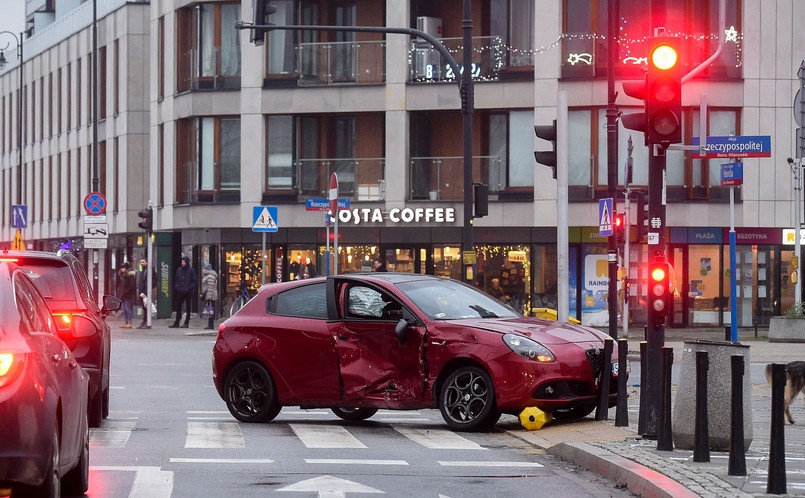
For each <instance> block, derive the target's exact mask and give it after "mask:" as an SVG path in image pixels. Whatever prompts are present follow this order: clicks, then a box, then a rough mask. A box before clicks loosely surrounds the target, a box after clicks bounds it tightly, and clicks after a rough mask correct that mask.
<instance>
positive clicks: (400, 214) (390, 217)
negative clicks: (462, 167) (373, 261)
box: [330, 207, 456, 225]
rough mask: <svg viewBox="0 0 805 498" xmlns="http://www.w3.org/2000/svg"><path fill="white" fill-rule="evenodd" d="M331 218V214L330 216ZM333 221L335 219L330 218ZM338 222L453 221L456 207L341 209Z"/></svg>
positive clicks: (358, 223) (354, 223) (454, 220)
mask: <svg viewBox="0 0 805 498" xmlns="http://www.w3.org/2000/svg"><path fill="white" fill-rule="evenodd" d="M330 218H331V219H332V216H331V217H330ZM332 221H335V220H332ZM338 221H339V222H340V223H352V224H353V225H360V224H361V223H383V222H385V221H390V222H391V223H455V222H456V209H455V208H452V207H417V208H394V209H389V210H388V211H387V212H384V211H383V210H382V209H380V208H356V209H341V210H339V211H338Z"/></svg>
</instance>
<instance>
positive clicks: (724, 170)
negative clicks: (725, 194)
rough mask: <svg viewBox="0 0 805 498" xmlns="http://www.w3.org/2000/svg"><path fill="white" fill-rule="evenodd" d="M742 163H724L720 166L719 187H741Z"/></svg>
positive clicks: (742, 179)
mask: <svg viewBox="0 0 805 498" xmlns="http://www.w3.org/2000/svg"><path fill="white" fill-rule="evenodd" d="M743 183H744V163H742V162H735V163H724V164H722V165H721V186H722V187H728V186H731V185H743Z"/></svg>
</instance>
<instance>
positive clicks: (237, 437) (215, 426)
mask: <svg viewBox="0 0 805 498" xmlns="http://www.w3.org/2000/svg"><path fill="white" fill-rule="evenodd" d="M184 447H185V448H245V447H246V444H245V443H244V442H243V433H241V432H240V426H238V424H237V422H188V423H187V439H186V440H185V443H184Z"/></svg>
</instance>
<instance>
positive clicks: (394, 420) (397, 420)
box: [372, 416, 430, 424]
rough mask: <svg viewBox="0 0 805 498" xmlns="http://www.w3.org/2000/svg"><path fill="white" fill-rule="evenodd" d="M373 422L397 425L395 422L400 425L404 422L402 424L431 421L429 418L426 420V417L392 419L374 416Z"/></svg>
mask: <svg viewBox="0 0 805 498" xmlns="http://www.w3.org/2000/svg"><path fill="white" fill-rule="evenodd" d="M372 420H374V421H375V422H386V423H389V424H391V423H395V422H397V423H399V422H402V423H405V422H428V421H429V420H430V419H429V418H424V417H423V418H392V417H378V416H374V417H372Z"/></svg>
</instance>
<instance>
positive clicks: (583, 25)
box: [0, 0, 805, 326]
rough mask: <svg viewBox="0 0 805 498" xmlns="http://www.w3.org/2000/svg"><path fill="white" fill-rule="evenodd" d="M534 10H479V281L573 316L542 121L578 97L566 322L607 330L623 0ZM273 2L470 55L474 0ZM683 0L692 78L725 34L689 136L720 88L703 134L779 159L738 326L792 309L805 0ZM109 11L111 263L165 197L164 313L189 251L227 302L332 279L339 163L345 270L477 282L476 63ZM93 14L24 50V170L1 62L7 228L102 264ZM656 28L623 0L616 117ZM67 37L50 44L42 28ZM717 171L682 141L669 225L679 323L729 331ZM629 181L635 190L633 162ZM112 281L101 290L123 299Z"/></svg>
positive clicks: (639, 162)
mask: <svg viewBox="0 0 805 498" xmlns="http://www.w3.org/2000/svg"><path fill="white" fill-rule="evenodd" d="M538 3H539V5H538V6H537V5H536V4H537V3H536V2H524V1H519V0H475V1H473V2H472V19H473V42H472V47H471V50H472V58H473V65H472V67H471V68H470V70H471V71H472V75H473V80H474V90H475V100H474V106H475V112H474V113H473V128H472V138H473V160H472V163H473V180H474V181H476V182H480V183H485V184H487V185H488V186H489V190H490V202H489V215H488V216H485V217H482V218H477V219H475V220H473V238H474V242H475V249H476V254H477V263H478V264H477V272H476V274H475V275H473V280H474V281H475V283H476V285H478V286H479V287H481V288H485V289H486V288H489V286H490V285H491V280H492V279H493V278H497V279H499V280H500V281H501V284H502V287H503V289H504V292H505V293H506V294H507V295H508V296H509V302H510V303H511V304H512V305H513V306H514V307H516V308H518V309H520V310H522V311H523V312H526V313H529V312H531V310H532V309H533V308H538V307H555V306H556V303H557V299H556V297H557V296H556V293H557V281H556V264H557V254H556V231H557V227H556V219H557V204H556V199H557V191H556V182H555V180H554V179H553V177H552V172H551V170H550V169H549V168H547V167H544V166H541V165H538V164H535V162H534V154H533V152H534V150H535V149H540V148H543V149H544V148H547V147H549V145H547V144H546V143H544V142H541V141H538V140H537V139H536V137H535V135H534V132H533V125H534V124H547V123H549V122H550V121H551V120H553V119H555V118H556V101H557V91H558V90H564V91H566V92H567V93H568V100H569V106H570V112H569V137H570V143H569V160H570V164H569V170H568V179H569V198H570V205H569V221H570V227H568V228H569V230H570V241H571V244H570V254H569V255H568V256H569V261H570V279H571V282H570V288H571V296H570V306H571V310H570V314H571V316H576V317H578V318H580V319H582V320H583V321H584V322H585V323H588V324H593V325H604V324H606V320H607V315H608V314H607V311H606V302H607V300H606V292H607V288H608V286H607V271H606V252H607V250H606V240H605V239H603V238H600V237H598V236H597V231H598V229H597V226H598V220H597V217H598V199H600V198H602V197H606V194H607V171H606V158H607V155H606V143H605V141H604V137H605V136H606V133H605V132H606V130H605V126H604V125H605V108H606V105H607V95H606V72H607V70H608V68H607V63H606V59H607V56H606V54H607V43H606V36H605V35H606V18H607V2H606V1H605V0H549V1H545V2H542V1H541V2H538ZM56 4H57V5H58V2H56ZM271 4H272V5H274V6H276V7H277V13H276V14H274V15H273V16H272V19H271V22H273V23H274V24H297V25H311V26H312V25H340V26H350V25H363V26H386V27H407V28H416V29H420V30H422V31H425V32H427V33H429V34H432V35H433V36H435V37H437V38H439V39H441V41H442V43H443V44H444V45H445V47H446V48H447V49H448V51H450V52H451V54H452V55H453V57H454V58H455V59H456V60H457V61H459V62H460V61H462V57H463V51H464V48H465V47H463V43H462V38H461V37H462V18H463V15H462V5H463V2H461V1H459V0H443V1H442V0H440V1H426V0H401V1H399V0H394V1H392V0H385V1H384V0H353V1H348V2H343V1H338V2H335V1H327V0H320V1H297V0H278V1H273V2H271ZM666 4H667V7H666V8H667V12H665V16H664V17H665V22H664V23H663V24H664V25H665V28H666V32H667V33H668V34H670V35H671V36H676V37H679V38H682V39H683V43H684V48H685V50H684V54H683V61H682V62H683V64H684V65H685V66H686V67H688V68H691V69H692V68H693V67H695V66H696V65H697V64H698V63H699V62H701V61H703V60H704V59H706V58H707V57H708V56H710V54H712V53H713V52H714V51H715V50H716V49H717V47H718V41H719V38H721V40H722V41H723V46H722V49H721V52H720V55H719V56H718V57H717V58H716V60H715V61H714V62H713V63H712V64H710V65H709V66H708V67H707V68H706V69H705V70H704V71H703V72H702V73H701V74H700V75H698V76H697V77H696V78H694V79H692V80H691V81H689V82H688V83H686V84H685V86H684V92H683V106H684V109H685V110H684V119H683V136H684V141H685V143H690V141H691V139H692V137H694V136H698V133H699V129H698V128H699V124H698V123H699V118H698V113H699V110H698V106H699V101H700V94H702V93H705V94H707V96H708V105H709V107H708V113H707V122H708V134H709V135H711V136H714V135H731V134H734V135H770V136H771V137H772V157H771V158H768V159H766V158H760V159H747V160H746V161H745V162H744V178H745V179H744V185H743V186H741V187H739V188H738V189H737V198H738V203H737V204H736V224H737V226H738V234H739V236H738V243H739V249H740V250H739V256H740V258H741V259H740V261H738V267H739V269H740V276H739V282H740V285H739V293H740V294H739V319H740V323H739V325H740V326H752V325H754V324H758V325H761V326H762V325H764V324H766V323H768V318H769V317H770V316H772V315H774V314H778V313H780V311H781V310H782V311H784V310H785V309H786V307H788V306H790V305H791V304H793V295H794V293H793V285H792V274H793V272H794V268H793V267H792V265H791V256H792V255H793V251H792V246H791V245H788V244H787V243H788V242H790V234H789V233H788V232H786V233H785V234H784V230H786V229H790V228H792V227H793V219H794V209H801V206H794V205H793V202H792V199H793V197H794V191H793V187H792V176H791V171H790V169H789V166H788V163H787V162H786V158H787V157H789V156H793V155H794V129H795V123H794V120H793V116H792V113H791V104H792V102H793V96H794V93H795V91H796V89H797V88H798V84H799V83H798V80H797V77H796V72H797V69H798V67H799V61H801V60H802V59H803V57H805V49H802V48H801V47H803V46H805V44H803V43H802V42H803V41H805V40H803V38H804V37H805V34H802V33H801V32H799V31H798V30H796V29H795V26H794V21H793V20H794V19H799V18H802V17H803V14H805V11H803V10H804V9H805V6H800V5H799V4H798V3H797V2H794V1H793V0H789V1H782V2H775V4H774V6H773V8H772V7H770V6H764V9H763V11H761V6H760V2H759V0H744V1H739V0H727V1H726V2H725V5H726V10H725V13H724V17H725V21H726V24H725V26H724V29H723V33H722V28H721V27H720V26H719V12H718V6H719V1H718V0H690V1H686V2H677V3H673V5H671V2H666ZM99 5H102V6H104V7H101V8H100V12H101V14H100V21H99V52H98V55H99V60H100V62H99V87H100V88H101V90H100V91H99V93H101V94H102V97H101V103H100V104H99V114H100V115H101V116H102V118H101V119H100V120H99V123H98V134H99V139H98V140H99V144H103V145H101V146H99V149H100V150H101V151H102V153H101V154H100V157H101V158H102V159H99V161H98V163H99V164H98V166H99V169H100V171H101V172H100V173H99V176H100V179H101V180H102V181H101V191H102V192H103V193H104V194H106V197H107V200H108V204H109V209H108V210H107V218H108V223H109V229H110V232H111V235H110V239H109V242H108V249H106V250H105V251H102V254H103V256H102V260H103V264H102V265H101V266H102V267H105V268H108V267H114V266H116V265H117V264H119V262H120V261H122V260H129V259H132V258H138V257H139V255H140V254H142V251H143V247H144V239H143V235H142V232H141V231H140V230H139V229H138V228H137V225H136V221H137V212H138V211H139V210H141V209H143V208H144V207H146V206H147V205H148V204H149V203H150V205H151V206H152V207H153V209H154V228H155V232H156V234H155V242H156V248H157V249H156V255H155V259H156V262H157V263H158V267H159V268H158V269H159V274H160V303H162V304H164V305H165V306H160V310H161V311H160V314H162V313H163V311H162V309H165V310H167V309H168V308H167V305H168V304H169V303H170V287H171V283H170V280H171V276H172V273H173V270H174V269H175V267H176V263H177V262H178V260H179V257H180V255H182V254H186V255H189V256H191V258H192V261H193V262H194V266H196V267H201V266H202V265H203V264H205V263H210V264H212V265H213V267H214V268H215V269H216V270H218V271H219V273H221V275H222V278H221V295H222V296H225V297H224V299H223V301H222V303H221V304H222V305H225V304H226V302H227V301H228V300H232V299H233V297H234V296H235V294H236V293H237V292H238V290H239V289H240V288H241V287H246V288H248V289H249V290H251V291H252V292H254V291H255V290H256V289H257V288H258V287H259V286H260V285H261V284H262V283H263V282H273V281H277V280H287V279H293V278H302V277H304V276H305V275H308V276H310V275H314V274H325V273H326V272H327V269H328V267H329V266H330V265H332V264H333V262H332V260H331V259H328V257H327V251H328V237H330V238H331V239H332V235H333V230H332V229H328V228H327V227H326V226H325V213H324V212H323V211H321V210H318V209H319V208H318V207H317V206H318V204H317V203H316V202H314V201H315V200H317V199H319V200H320V199H326V198H327V196H328V195H327V193H328V188H329V177H330V174H331V173H333V172H335V173H337V174H338V178H339V196H340V197H341V198H343V199H345V200H348V202H349V208H348V209H345V210H343V211H342V212H341V213H340V218H339V234H338V235H339V240H338V246H339V251H338V255H337V257H338V267H339V271H340V272H352V271H368V270H369V269H370V268H371V264H372V261H374V260H376V259H382V260H384V261H385V262H386V266H387V268H388V269H389V271H410V272H418V273H432V274H437V275H443V276H452V277H457V278H458V277H460V275H461V271H460V266H461V261H462V258H463V255H462V251H461V247H462V227H463V224H464V213H463V196H464V192H463V178H462V175H463V170H462V168H463V163H462V151H463V149H462V147H463V142H462V136H463V135H462V133H463V132H462V131H461V130H462V126H463V125H462V123H463V114H462V109H461V99H460V95H459V91H458V86H457V84H456V80H457V78H458V77H460V75H457V74H455V71H454V70H453V69H451V68H450V67H449V65H448V64H447V63H446V61H445V60H444V58H443V57H442V56H441V55H440V54H439V53H438V52H437V51H435V50H434V49H433V48H432V47H430V46H429V45H428V44H427V43H425V42H423V41H421V40H417V39H411V38H410V37H408V36H406V35H399V34H385V35H384V34H381V33H366V32H360V33H351V32H323V31H317V30H314V29H311V30H302V31H285V30H282V31H272V32H269V33H268V34H266V42H265V44H264V45H263V46H255V45H253V44H252V43H250V42H249V36H250V35H249V31H248V30H242V31H239V30H236V29H234V24H235V21H236V20H240V19H243V20H247V21H249V20H251V16H252V13H251V2H250V1H246V0H243V1H242V2H237V1H236V2H226V1H210V2H195V1H186V0H164V1H152V2H150V3H148V2H131V1H130V2H124V1H122V0H106V3H104V1H99ZM88 7H89V6H88V4H86V3H84V4H78V5H76V6H74V8H73V10H72V11H71V12H70V14H69V15H67V14H65V15H63V16H59V15H58V14H59V13H58V12H57V13H55V15H54V16H51V17H52V18H48V20H49V21H50V22H51V24H50V25H49V26H47V27H46V28H43V29H39V28H35V29H34V33H33V35H32V36H31V37H29V38H27V39H26V40H25V47H26V57H25V59H24V65H23V69H22V70H23V80H24V88H25V90H24V91H23V102H22V104H23V105H22V107H23V109H24V113H23V116H24V120H23V121H24V126H23V135H22V139H23V143H24V149H23V152H24V154H23V155H24V160H23V163H24V165H23V167H22V168H19V166H18V165H19V160H18V159H17V158H18V148H17V145H16V144H17V142H16V128H17V126H16V120H15V117H16V116H17V102H18V101H17V99H18V95H19V94H18V87H19V83H18V82H19V74H18V73H17V71H19V67H18V66H16V67H15V66H12V65H9V67H8V68H6V71H5V72H2V73H0V97H2V130H3V131H2V133H1V134H0V135H2V137H3V138H2V143H0V154H2V155H0V164H2V196H3V202H2V207H1V208H0V213H2V218H1V219H0V240H5V241H10V240H11V239H13V237H14V235H15V230H14V229H13V227H12V224H11V222H10V209H11V204H26V205H28V210H29V213H30V214H29V225H28V227H27V228H26V229H25V230H24V231H23V233H24V237H25V239H26V241H27V242H28V243H29V244H31V245H32V247H36V248H44V249H51V248H53V247H60V246H62V245H64V244H65V243H66V242H69V243H70V244H72V247H74V248H75V249H76V250H77V252H79V253H81V254H85V256H84V257H85V260H87V258H89V257H90V256H89V255H88V251H86V250H85V249H83V248H82V247H83V246H82V235H83V230H84V227H83V223H82V222H83V215H84V212H83V208H82V205H81V202H82V201H83V198H84V196H85V195H86V194H87V193H89V192H90V190H89V189H90V188H91V183H90V178H91V176H92V173H91V171H92V168H91V149H92V141H91V138H92V134H91V131H92V130H91V126H90V125H91V119H90V115H91V114H90V109H89V107H88V106H89V105H90V102H91V99H90V98H89V91H88V88H90V85H89V84H88V82H89V81H90V73H89V72H88V71H89V68H90V66H91V62H90V61H91V57H90V54H91V47H92V45H91V23H90V24H87V23H86V22H83V23H80V22H76V21H75V20H74V19H73V16H77V17H81V16H83V17H81V19H84V20H85V19H86V15H87V12H90V13H91V9H90V10H88ZM537 7H538V8H537ZM46 8H47V6H45V7H43V9H46ZM656 18H657V14H656V12H655V13H651V12H650V10H649V8H648V2H643V1H638V0H620V38H619V43H618V47H619V48H618V49H619V56H618V60H619V64H618V67H617V68H615V69H614V70H615V77H616V80H617V81H616V88H617V89H618V90H619V93H618V97H617V101H616V103H617V105H618V106H619V109H620V110H621V111H623V112H629V111H630V110H632V109H634V110H637V109H638V107H639V105H641V104H640V103H639V102H638V101H635V100H633V99H631V98H629V97H627V96H625V94H624V93H623V92H622V91H620V90H621V81H624V80H633V79H639V78H641V75H642V72H641V71H642V69H641V63H644V62H645V60H644V58H645V53H644V52H645V39H646V37H648V36H651V34H652V32H653V28H654V27H656V26H654V25H653V23H652V22H651V19H656ZM90 20H91V18H90ZM34 23H35V25H36V19H34ZM71 30H72V31H71ZM56 31H58V33H59V35H58V36H57V35H55V34H52V33H51V32H53V33H55V32H56ZM29 46H38V47H40V48H39V49H36V50H34V51H29V50H28V47H29ZM641 58H642V60H641ZM59 74H61V76H59ZM62 95H63V96H64V97H63V98H62ZM51 114H53V115H55V116H56V117H55V118H54V117H51ZM40 116H42V117H40ZM51 123H53V124H51ZM58 123H63V125H62V126H61V127H60V126H59V124H58ZM630 136H631V137H632V140H633V141H634V143H635V149H634V171H633V179H632V185H631V187H632V189H633V190H634V191H636V192H637V193H636V194H635V193H633V194H632V202H637V199H638V197H639V196H640V193H645V192H646V191H647V186H646V184H647V178H648V165H647V157H648V153H647V149H646V148H645V146H643V145H642V144H643V137H642V136H641V134H639V133H635V132H631V131H629V130H625V129H624V128H623V127H622V126H621V127H620V129H619V162H620V163H621V164H622V163H624V162H625V160H626V148H627V140H628V138H629V137H630ZM51 164H53V166H51ZM618 169H619V171H621V170H622V167H621V166H619V168H618ZM719 170H720V161H716V160H712V159H710V160H701V159H695V158H694V157H693V156H692V154H691V153H690V152H682V151H670V152H669V154H668V168H667V171H668V172H667V178H666V186H667V188H666V198H667V212H668V215H667V221H668V225H669V227H668V228H667V235H668V241H669V255H670V257H671V258H672V261H673V263H674V266H675V268H676V270H677V272H676V279H677V282H676V283H677V294H676V297H675V304H674V314H673V317H672V320H671V324H672V325H676V326H694V325H697V326H721V325H724V324H725V323H729V316H730V315H729V299H728V297H729V287H728V284H729V275H728V273H726V271H727V270H728V268H729V260H728V258H729V251H728V248H726V247H725V241H726V240H728V239H727V237H726V236H725V235H724V228H725V227H728V225H729V202H728V199H729V192H728V190H727V188H726V187H721V186H720V181H719ZM20 171H21V173H20ZM51 171H52V172H51ZM619 176H620V181H621V183H623V180H624V175H623V172H621V173H619ZM51 179H55V180H57V181H53V180H51ZM17 185H21V186H22V188H21V190H22V195H21V196H20V198H19V199H18V198H17V197H16V196H15V193H16V191H15V189H16V188H17V187H16V186H17ZM50 185H54V186H55V187H50ZM620 190H621V192H622V191H623V187H622V186H621V187H620ZM619 202H620V201H619ZM260 206H275V207H276V208H277V210H276V215H277V216H276V217H277V219H276V220H275V222H276V224H277V225H278V227H279V229H278V231H277V232H276V233H269V234H265V235H264V234H262V233H258V232H255V231H253V230H252V227H253V225H254V224H255V219H256V218H255V216H256V215H255V212H256V211H255V208H256V207H260ZM621 206H622V203H621ZM257 211H258V212H259V211H260V210H259V209H258V210H257ZM635 214H636V213H635V211H632V218H635V216H634V215H635ZM633 223H634V222H633ZM633 232H634V231H633ZM631 248H632V249H631V254H630V258H629V259H630V261H631V264H630V268H628V270H625V271H624V276H628V277H629V278H630V279H631V281H632V282H633V283H632V285H630V286H629V287H628V293H627V292H626V290H625V286H621V288H622V289H624V290H623V291H622V293H623V294H628V299H629V302H630V307H631V309H632V313H631V317H630V321H631V322H632V323H633V324H636V325H639V324H641V323H642V322H643V321H644V314H645V312H644V310H643V309H642V308H644V299H643V297H642V296H644V295H645V290H646V289H645V288H644V286H642V285H640V284H639V282H641V281H645V278H644V277H645V275H641V271H642V270H641V269H642V268H643V267H644V266H645V265H644V263H645V260H646V256H645V255H646V252H647V251H646V245H645V241H642V240H637V238H634V239H633V240H632V241H631ZM111 278H112V277H111V276H109V277H104V278H102V279H101V280H102V281H103V282H105V283H106V284H107V285H108V286H109V287H108V288H113V287H112V285H113V284H112V282H111ZM623 297H625V296H622V298H623ZM222 307H223V308H225V306H222Z"/></svg>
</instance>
